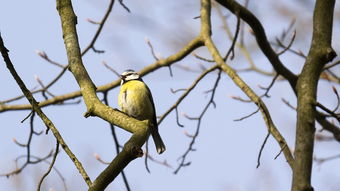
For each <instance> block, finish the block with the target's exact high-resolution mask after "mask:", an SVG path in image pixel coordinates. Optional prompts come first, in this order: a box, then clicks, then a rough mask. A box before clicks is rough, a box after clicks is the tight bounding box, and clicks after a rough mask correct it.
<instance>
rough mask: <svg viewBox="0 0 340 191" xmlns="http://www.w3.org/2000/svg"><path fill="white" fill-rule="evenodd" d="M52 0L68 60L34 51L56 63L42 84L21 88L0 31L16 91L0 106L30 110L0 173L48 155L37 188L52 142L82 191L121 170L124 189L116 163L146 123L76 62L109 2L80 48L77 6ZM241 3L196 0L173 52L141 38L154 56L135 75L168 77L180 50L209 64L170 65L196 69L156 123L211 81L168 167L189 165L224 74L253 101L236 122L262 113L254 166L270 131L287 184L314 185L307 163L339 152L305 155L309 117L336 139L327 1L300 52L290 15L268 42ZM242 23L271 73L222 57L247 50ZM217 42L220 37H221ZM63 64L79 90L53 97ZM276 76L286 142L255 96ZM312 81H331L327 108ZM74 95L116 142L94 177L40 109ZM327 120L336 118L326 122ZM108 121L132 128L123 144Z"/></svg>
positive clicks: (311, 136)
mask: <svg viewBox="0 0 340 191" xmlns="http://www.w3.org/2000/svg"><path fill="white" fill-rule="evenodd" d="M118 2H119V3H120V5H121V6H122V7H123V8H124V9H125V10H126V11H128V12H130V9H129V7H128V6H126V5H125V4H124V3H123V1H122V0H120V1H118ZM56 3H57V11H58V13H59V17H60V21H61V28H62V33H63V36H62V37H63V40H64V44H65V50H66V53H67V60H68V64H67V65H62V64H59V63H58V62H56V61H53V60H52V59H50V58H49V57H48V55H47V54H46V53H45V52H43V51H39V52H38V55H39V56H40V57H41V58H43V59H44V60H46V61H47V62H49V63H51V64H53V65H56V66H58V67H60V68H61V71H60V73H59V74H58V75H57V76H56V77H55V78H54V79H53V80H52V81H51V82H50V83H48V84H44V83H43V82H42V81H41V80H40V79H39V77H37V78H36V80H37V82H38V84H39V85H40V87H41V88H40V89H37V90H29V89H28V88H27V86H26V85H25V82H24V81H23V80H22V79H21V77H20V76H19V75H18V73H17V72H16V70H15V68H14V66H13V65H15V64H16V63H12V61H11V57H15V56H17V55H9V53H8V52H9V51H8V49H7V48H6V47H5V43H10V42H7V41H6V37H5V36H2V37H1V38H0V49H1V53H2V57H3V59H4V63H5V64H6V66H7V68H8V70H9V71H10V73H11V75H12V76H13V77H14V79H15V81H16V82H17V84H18V86H19V87H20V89H21V91H22V93H23V95H20V96H18V97H13V98H11V99H8V100H4V101H2V102H1V104H0V112H8V111H18V110H29V111H31V112H30V114H29V115H28V116H27V117H26V118H25V119H24V120H23V121H25V120H27V119H28V118H29V119H30V127H31V129H30V133H29V139H28V142H27V143H26V144H22V143H19V142H18V141H15V142H16V143H17V144H18V145H19V146H22V147H25V148H26V151H27V153H26V155H25V156H24V158H26V162H25V163H24V164H23V165H22V166H20V167H19V168H17V169H15V170H14V171H12V172H9V173H2V175H3V176H7V177H9V176H11V175H15V174H19V173H20V172H22V171H23V170H24V169H25V168H26V167H27V166H28V165H30V164H37V163H40V162H44V161H45V162H46V161H48V160H51V161H50V162H49V164H50V168H49V169H48V171H47V172H46V173H45V174H44V176H43V177H42V178H41V179H40V182H39V186H38V190H40V187H41V184H42V182H43V180H44V178H45V177H46V176H47V175H48V174H49V173H50V171H51V170H52V168H53V167H54V163H55V161H56V158H57V156H58V153H59V146H61V149H62V150H63V151H64V152H65V153H66V154H67V155H68V157H69V158H70V160H71V161H72V162H73V164H74V166H75V167H76V168H77V169H78V171H79V174H80V175H81V176H82V178H83V180H84V182H85V183H86V184H87V185H88V190H91V191H95V190H104V189H105V188H106V187H107V186H108V185H109V184H110V183H112V182H113V181H114V180H115V178H116V177H117V176H118V175H119V174H122V176H123V179H124V183H125V185H126V189H127V190H130V187H129V184H128V180H127V178H126V176H125V174H124V171H123V169H124V168H125V167H126V166H127V165H129V163H130V162H132V161H133V160H134V159H136V158H139V157H142V156H143V153H144V152H143V150H142V149H141V148H142V146H143V145H144V144H145V142H146V141H147V138H148V134H149V133H148V122H147V121H139V120H137V119H134V118H132V117H129V116H127V115H125V114H124V113H122V112H120V111H118V110H117V109H114V108H112V107H110V106H109V104H108V98H107V96H108V93H109V92H110V91H111V90H113V89H114V88H117V87H118V86H119V83H120V82H119V80H116V81H113V82H111V83H108V84H105V85H101V86H98V85H95V84H94V82H93V80H92V79H91V77H90V75H89V74H88V71H87V70H86V68H85V66H84V64H83V56H84V55H85V54H87V53H88V52H89V51H91V50H92V51H93V52H95V53H98V54H100V53H104V51H103V50H98V49H96V48H95V43H96V42H97V40H98V37H99V35H100V34H101V32H102V29H103V27H104V25H105V23H106V22H107V19H108V17H109V15H110V13H111V12H112V8H113V6H114V4H115V1H114V0H111V1H110V3H109V5H108V7H107V11H106V12H105V14H104V16H103V18H102V20H101V21H99V22H95V21H93V20H89V22H91V23H93V24H96V25H98V28H97V30H96V32H95V34H94V36H93V38H92V40H91V41H90V43H89V44H88V45H87V46H86V47H85V48H84V49H83V50H81V48H80V45H79V40H78V31H77V29H76V25H77V16H76V14H75V12H77V10H74V8H73V7H72V2H71V0H57V1H56ZM247 6H248V1H245V5H241V4H240V3H239V2H237V1H234V0H216V1H210V0H201V1H200V12H199V15H198V16H197V17H195V18H194V19H196V20H199V21H200V24H199V32H198V34H195V35H193V37H192V39H190V40H189V42H188V43H187V44H186V45H185V46H183V47H181V48H180V49H179V50H177V52H176V53H175V54H173V55H170V56H168V57H165V58H162V57H160V56H159V55H157V53H155V52H156V51H155V49H154V47H153V44H152V43H151V41H150V40H147V44H148V46H149V48H150V50H151V54H152V56H153V58H154V59H155V62H154V63H153V64H150V65H148V66H146V67H144V68H143V69H142V70H141V71H139V73H140V74H141V75H142V76H146V75H148V74H149V73H151V72H158V71H160V69H161V68H164V67H166V68H168V69H169V73H170V75H171V76H172V75H173V69H172V67H173V66H176V65H175V64H176V63H178V62H179V61H181V60H182V59H184V58H188V57H192V58H195V59H197V60H199V61H200V62H204V63H209V64H210V65H209V67H206V66H204V65H200V64H197V65H196V66H194V67H189V68H186V67H183V66H181V65H177V66H178V67H180V68H181V69H183V70H184V71H186V72H190V71H194V72H196V73H199V75H198V77H197V78H196V79H195V80H194V81H193V83H192V84H191V85H190V86H189V87H188V88H186V89H179V90H173V93H175V92H182V94H181V96H180V97H179V98H178V99H177V100H176V101H175V102H174V103H173V105H172V106H171V107H169V109H168V110H167V111H166V112H165V113H164V114H162V115H161V116H160V118H159V120H158V123H159V124H160V123H162V121H163V120H164V119H165V118H167V117H168V116H169V114H170V113H172V112H175V114H176V123H177V124H178V126H182V124H181V123H180V121H179V118H180V117H181V116H180V114H179V111H178V110H179V107H178V106H179V105H180V104H181V103H182V101H183V100H185V99H187V98H188V95H189V94H191V93H192V91H193V90H195V89H197V85H198V84H199V82H200V81H201V80H202V79H204V78H205V77H206V76H207V75H208V74H214V75H216V79H215V81H214V84H213V86H212V88H211V89H210V90H209V91H208V93H210V94H209V95H210V98H209V100H208V102H207V104H206V105H205V106H204V107H203V110H202V112H201V113H200V114H199V115H198V116H197V117H192V116H188V115H184V117H186V118H187V119H189V120H193V121H196V122H197V126H196V130H195V132H194V134H187V135H188V137H189V138H190V143H189V146H188V147H187V149H186V151H185V152H184V153H183V155H181V156H180V157H179V164H178V165H177V166H176V167H175V170H174V173H178V172H179V171H180V169H182V168H184V167H186V166H189V165H190V162H188V156H189V154H190V153H191V152H193V151H194V150H195V148H194V144H195V142H196V141H197V137H198V135H199V130H200V127H201V121H202V119H203V117H204V116H205V114H206V112H207V111H208V108H210V107H216V104H217V103H216V102H215V100H214V98H215V92H216V90H217V89H218V87H219V84H220V82H221V76H228V77H229V78H230V79H231V80H232V81H233V83H234V84H235V85H236V86H238V87H239V89H240V90H241V91H242V92H243V93H244V94H245V95H246V96H247V97H248V98H247V99H245V98H241V97H238V96H233V98H234V99H235V100H238V101H241V102H248V103H253V104H255V106H256V108H257V110H256V111H254V112H251V113H250V114H249V115H246V116H244V117H242V118H240V119H237V120H238V121H241V120H244V119H246V118H249V117H251V116H253V115H254V114H256V113H261V115H262V119H263V121H264V123H265V126H266V130H267V132H268V133H267V136H266V138H265V140H264V142H263V144H262V146H261V148H260V151H259V154H258V165H257V167H259V166H260V159H261V154H262V151H263V148H264V147H265V144H266V142H267V140H268V138H269V137H270V136H272V137H273V138H274V139H275V140H276V142H277V144H278V145H279V146H280V148H281V150H280V151H279V153H278V154H277V156H276V157H275V158H277V157H278V156H279V155H280V154H281V153H282V155H283V156H284V157H285V159H286V161H287V163H288V165H289V167H290V169H291V171H292V185H291V190H292V191H311V190H314V189H313V186H312V182H311V174H312V164H313V162H314V161H317V162H324V161H325V160H331V159H334V158H339V156H338V155H335V157H331V158H330V159H316V158H314V157H313V150H314V143H315V129H316V123H315V121H316V122H317V123H318V124H319V125H320V126H321V128H322V130H325V131H327V132H330V133H331V134H332V137H331V138H330V139H331V140H336V141H338V142H339V141H340V127H339V122H340V115H339V105H340V98H339V94H338V91H337V86H338V85H339V82H340V80H339V77H338V75H339V74H338V72H336V71H335V68H336V67H338V64H339V63H340V62H339V60H336V61H333V59H334V58H335V57H336V51H335V50H334V49H333V47H332V37H333V36H334V35H333V33H332V32H333V22H334V21H333V17H334V7H335V0H317V1H316V2H315V5H314V12H313V20H312V23H313V28H312V30H313V31H312V39H311V44H310V47H309V51H308V54H307V55H305V54H304V53H302V51H298V50H296V49H293V48H292V45H293V44H294V40H295V37H296V32H292V28H293V26H294V22H292V24H291V25H290V26H289V28H288V29H287V31H284V32H283V33H282V36H281V37H280V38H277V40H276V42H271V41H270V40H268V37H267V34H266V32H265V29H264V27H263V24H262V23H261V21H260V20H259V19H258V18H257V17H256V16H255V15H254V13H252V12H251V11H250V10H249V9H248V8H247ZM212 9H215V11H216V13H217V14H216V15H215V17H213V16H212ZM197 13H198V10H197ZM225 13H228V14H230V15H229V16H228V17H227V18H226V16H225V15H224V14H225ZM231 19H233V21H234V23H235V27H234V28H235V32H234V33H232V32H231V31H230V28H229V27H228V24H227V23H226V21H227V20H228V21H229V20H231ZM212 20H214V21H216V20H219V21H221V22H222V24H223V30H224V32H225V33H226V34H227V35H228V37H229V38H230V45H229V47H228V48H227V50H223V48H220V47H219V44H218V43H217V42H216V40H213V38H212V35H213V34H214V33H215V32H217V29H216V28H214V27H212V24H211V22H212ZM246 24H247V25H246ZM245 26H249V28H250V29H251V35H250V36H251V37H252V36H253V37H254V38H255V39H256V46H257V47H258V48H259V49H260V50H261V52H262V53H263V54H262V56H264V57H266V59H268V61H269V63H270V64H271V68H272V69H273V71H272V72H265V71H263V70H262V69H260V67H258V66H257V65H255V64H254V62H253V61H252V60H251V59H248V61H249V65H250V67H249V68H247V69H244V70H242V69H235V68H233V67H232V66H231V65H230V62H231V61H232V60H233V59H234V57H236V56H237V55H238V54H237V53H236V51H240V52H242V54H243V55H244V56H245V57H247V55H248V54H249V50H248V48H247V46H246V45H245V43H244V38H245V37H244V36H245V34H244V33H245V31H246V29H245ZM288 34H292V38H291V39H290V40H289V42H288V45H285V44H286V43H285V39H286V38H287V36H288ZM224 38H225V37H224ZM219 40H220V39H219ZM221 41H227V40H225V39H221ZM203 48H204V49H205V51H204V53H203V54H204V55H205V56H201V55H202V54H201V53H202V51H201V50H202V49H203ZM283 54H294V55H296V56H297V57H299V58H302V59H303V60H304V64H303V67H302V69H301V70H300V71H299V72H298V74H295V73H294V72H292V71H291V70H290V69H289V68H288V67H287V66H286V64H285V63H284V62H283V61H282V60H281V58H280V56H281V55H283ZM104 66H105V67H106V68H108V69H109V70H111V71H113V72H115V73H117V72H116V71H115V69H114V67H112V66H110V65H109V64H107V63H104ZM67 71H70V72H71V74H72V75H73V77H74V79H75V80H76V82H77V84H78V86H79V91H75V92H71V93H65V94H63V95H58V96H56V95H54V94H53V93H51V91H50V88H51V87H52V86H53V85H54V84H55V83H56V82H58V81H59V80H60V79H62V78H63V77H64V76H65V75H64V74H65V73H66V72H67ZM244 71H253V72H255V73H257V74H258V75H260V76H263V75H267V76H270V77H271V78H272V80H271V83H270V84H269V86H268V87H262V89H264V91H265V93H264V94H263V95H258V94H257V93H256V92H255V91H254V90H253V87H251V86H250V85H249V84H247V83H246V82H245V81H244V80H243V78H241V77H240V74H241V73H242V72H244ZM279 80H281V81H285V82H287V83H288V84H289V86H290V88H291V91H292V92H294V94H295V96H296V102H297V106H296V107H295V106H292V105H290V104H289V103H288V102H286V101H285V103H286V104H287V105H288V106H290V107H292V108H293V109H294V111H295V112H296V133H295V145H289V143H287V141H286V139H285V138H284V136H283V135H282V134H281V132H280V131H279V128H278V127H277V125H276V123H275V122H274V120H273V117H272V113H273V112H274V111H270V110H269V109H268V108H267V106H266V104H265V102H264V101H263V99H264V98H267V97H269V91H270V89H271V88H272V87H273V86H274V84H275V83H276V82H277V81H279ZM320 80H328V81H329V82H330V83H332V84H334V86H333V89H332V91H331V92H333V93H334V95H335V96H336V98H337V104H336V105H335V106H334V108H331V109H330V108H328V107H326V106H324V105H323V104H322V103H320V102H319V101H318V99H317V93H318V88H317V87H318V83H319V81H320ZM38 94H41V95H42V97H43V99H42V100H39V101H37V99H36V98H35V97H36V95H38ZM99 94H102V95H103V98H102V99H101V98H100V97H99V96H98V95H99ZM25 97H26V99H27V100H28V102H29V104H17V103H14V102H15V101H17V100H21V99H23V98H25ZM78 97H81V98H82V100H83V101H84V103H85V105H86V112H85V114H84V117H86V118H87V117H90V116H91V117H98V118H100V119H102V120H104V121H107V122H108V123H109V124H110V128H111V130H112V133H113V134H112V136H113V138H114V140H115V143H116V144H115V145H116V151H117V153H118V154H117V156H116V157H114V158H113V159H112V161H111V162H110V163H108V165H107V167H106V168H105V169H104V170H103V171H102V172H101V173H100V174H99V175H98V176H97V177H94V178H92V179H91V177H90V176H89V175H88V172H87V170H86V169H85V168H84V167H83V165H82V163H81V162H80V160H79V159H78V157H77V156H76V155H75V154H74V153H73V152H72V150H71V149H70V147H69V146H68V144H67V142H66V141H65V140H64V138H63V136H62V135H61V133H59V130H58V128H57V127H56V125H54V123H53V122H52V121H51V119H50V118H49V117H48V116H47V115H46V114H45V113H44V112H43V111H42V108H44V107H47V106H52V105H57V104H59V105H66V104H78V103H80V102H77V101H76V102H70V100H71V99H75V98H78ZM36 115H37V116H39V117H40V118H41V120H42V121H43V123H44V124H45V126H46V131H45V133H46V134H47V133H49V132H50V131H51V132H52V133H53V135H54V137H55V139H56V147H55V149H54V150H53V151H51V152H50V153H49V154H48V155H47V156H44V157H34V156H32V155H31V153H30V150H31V139H32V137H33V136H36V135H40V134H42V132H36V130H35V129H34V127H33V120H34V119H35V117H36ZM334 120H335V121H336V122H334ZM115 126H116V127H120V128H122V129H124V130H126V131H128V132H130V133H131V134H132V136H131V137H130V139H129V140H128V141H127V142H126V143H124V144H121V143H120V141H119V138H118V137H117V135H116V134H115ZM318 138H319V140H321V139H324V137H322V136H319V137H318ZM121 145H124V146H121ZM146 145H147V144H146ZM291 148H294V152H292V149H291ZM96 157H97V159H98V160H99V161H102V159H101V158H100V156H96ZM145 159H146V160H145V164H146V168H147V169H148V165H147V162H148V159H149V160H150V161H153V162H156V163H160V164H162V165H164V166H170V165H169V164H168V163H167V161H159V160H157V159H155V157H152V156H151V155H149V154H148V153H146V157H145ZM102 162H103V161H102ZM103 163H104V162H103Z"/></svg>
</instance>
